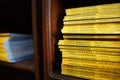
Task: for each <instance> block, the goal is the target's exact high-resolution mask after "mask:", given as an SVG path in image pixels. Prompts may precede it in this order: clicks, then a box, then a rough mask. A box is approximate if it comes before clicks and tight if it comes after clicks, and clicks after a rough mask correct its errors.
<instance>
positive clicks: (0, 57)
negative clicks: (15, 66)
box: [0, 56, 11, 62]
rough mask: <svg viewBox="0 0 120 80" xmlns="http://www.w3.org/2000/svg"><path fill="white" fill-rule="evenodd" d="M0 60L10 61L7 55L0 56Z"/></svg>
mask: <svg viewBox="0 0 120 80" xmlns="http://www.w3.org/2000/svg"><path fill="white" fill-rule="evenodd" d="M0 61H5V62H11V60H9V59H7V57H3V56H0Z"/></svg>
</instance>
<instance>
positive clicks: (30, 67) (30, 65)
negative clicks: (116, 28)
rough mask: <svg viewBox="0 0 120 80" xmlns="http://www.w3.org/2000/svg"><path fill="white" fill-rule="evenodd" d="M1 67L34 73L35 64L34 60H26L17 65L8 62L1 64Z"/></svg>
mask: <svg viewBox="0 0 120 80" xmlns="http://www.w3.org/2000/svg"><path fill="white" fill-rule="evenodd" d="M0 65H1V66H6V67H11V68H16V69H21V70H26V71H31V72H34V62H33V59H26V60H23V61H20V62H16V63H7V62H0Z"/></svg>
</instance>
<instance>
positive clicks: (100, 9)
mask: <svg viewBox="0 0 120 80" xmlns="http://www.w3.org/2000/svg"><path fill="white" fill-rule="evenodd" d="M114 9H120V3H111V4H101V5H94V6H86V7H78V8H69V9H66V15H77V14H83V13H105V12H110V11H111V12H112V13H113V12H114V11H112V10H114Z"/></svg>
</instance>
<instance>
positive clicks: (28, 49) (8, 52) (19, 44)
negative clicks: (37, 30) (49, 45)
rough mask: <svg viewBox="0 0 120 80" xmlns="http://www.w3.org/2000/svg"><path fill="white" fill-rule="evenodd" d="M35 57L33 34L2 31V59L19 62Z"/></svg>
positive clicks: (0, 55) (0, 51)
mask: <svg viewBox="0 0 120 80" xmlns="http://www.w3.org/2000/svg"><path fill="white" fill-rule="evenodd" d="M30 57H33V40H32V35H31V34H18V33H0V61H5V62H12V63H13V62H18V61H21V60H24V59H27V58H30Z"/></svg>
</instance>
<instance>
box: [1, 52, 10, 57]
mask: <svg viewBox="0 0 120 80" xmlns="http://www.w3.org/2000/svg"><path fill="white" fill-rule="evenodd" d="M0 56H3V57H7V56H8V53H7V52H2V51H0Z"/></svg>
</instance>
